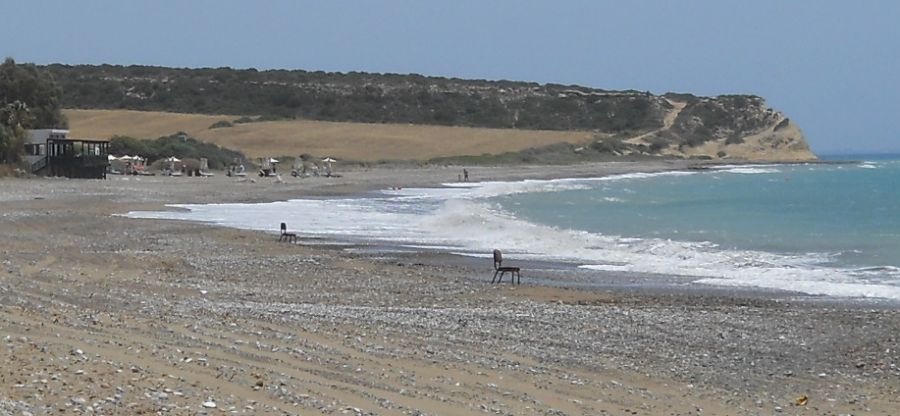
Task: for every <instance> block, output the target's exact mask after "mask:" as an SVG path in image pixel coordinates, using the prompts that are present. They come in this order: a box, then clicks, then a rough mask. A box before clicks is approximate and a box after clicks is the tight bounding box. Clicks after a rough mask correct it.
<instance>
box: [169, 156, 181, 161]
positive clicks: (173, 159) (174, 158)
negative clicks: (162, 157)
mask: <svg viewBox="0 0 900 416" xmlns="http://www.w3.org/2000/svg"><path fill="white" fill-rule="evenodd" d="M166 162H181V159H179V158H177V157H175V156H172V157H168V158H166Z"/></svg>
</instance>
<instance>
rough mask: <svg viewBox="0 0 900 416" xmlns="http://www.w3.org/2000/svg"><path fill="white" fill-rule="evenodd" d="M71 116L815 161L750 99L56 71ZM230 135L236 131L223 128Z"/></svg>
mask: <svg viewBox="0 0 900 416" xmlns="http://www.w3.org/2000/svg"><path fill="white" fill-rule="evenodd" d="M46 68H47V69H48V70H49V71H50V72H51V73H52V74H53V76H54V77H55V79H56V80H57V82H58V83H59V84H60V85H61V86H62V90H63V95H62V98H61V101H62V103H63V105H64V106H65V107H67V108H76V109H130V110H144V111H149V110H153V111H168V112H179V113H201V114H226V115H235V116H247V115H253V116H252V117H242V118H240V119H237V120H235V121H238V122H253V121H270V120H285V119H302V120H320V121H340V122H357V123H385V124H416V125H442V126H465V127H487V128H501V129H520V130H551V131H582V132H591V133H593V134H594V135H595V138H596V140H595V142H594V143H593V144H592V145H591V146H592V148H595V149H605V150H608V151H609V152H610V153H614V154H619V155H667V156H673V157H692V156H693V157H704V158H705V157H709V158H742V159H751V160H757V159H767V160H772V159H775V160H808V159H814V158H815V156H814V155H813V154H812V153H811V152H810V150H809V146H808V145H807V144H806V141H805V139H804V137H803V134H802V133H801V132H800V130H799V128H797V126H796V125H794V124H793V123H792V122H791V121H790V120H788V119H787V117H786V116H785V115H784V114H781V113H780V112H777V111H775V110H772V109H770V108H768V107H766V105H765V102H764V100H763V99H762V98H760V97H756V96H747V95H732V96H720V97H696V96H693V95H690V94H665V95H662V96H659V95H653V94H650V93H647V92H640V91H633V90H629V91H609V90H602V89H595V88H586V87H581V86H572V85H557V84H536V83H528V82H514V81H486V80H462V79H456V78H441V77H425V76H421V75H415V74H412V75H396V74H368V73H357V72H351V73H347V74H342V73H325V72H308V71H300V70H295V71H284V70H272V71H257V70H253V69H248V70H235V69H230V68H215V69H213V68H204V69H178V68H164V67H148V66H128V67H124V66H113V65H100V66H92V65H79V66H68V65H49V66H47V67H46ZM223 126H224V127H226V128H227V124H223Z"/></svg>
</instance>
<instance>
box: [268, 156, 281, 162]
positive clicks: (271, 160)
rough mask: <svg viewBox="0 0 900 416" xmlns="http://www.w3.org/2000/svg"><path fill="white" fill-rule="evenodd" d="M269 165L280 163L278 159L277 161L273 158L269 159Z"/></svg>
mask: <svg viewBox="0 0 900 416" xmlns="http://www.w3.org/2000/svg"><path fill="white" fill-rule="evenodd" d="M269 163H279V162H278V159H275V158H273V157H270V158H269Z"/></svg>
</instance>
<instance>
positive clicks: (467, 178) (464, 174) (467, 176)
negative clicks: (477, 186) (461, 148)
mask: <svg viewBox="0 0 900 416" xmlns="http://www.w3.org/2000/svg"><path fill="white" fill-rule="evenodd" d="M468 181H469V171H468V170H466V169H463V182H468Z"/></svg>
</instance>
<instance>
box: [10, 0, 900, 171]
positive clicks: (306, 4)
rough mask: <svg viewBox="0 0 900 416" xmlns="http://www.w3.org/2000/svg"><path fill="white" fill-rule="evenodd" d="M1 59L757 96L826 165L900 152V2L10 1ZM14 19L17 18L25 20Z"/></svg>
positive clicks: (618, 0)
mask: <svg viewBox="0 0 900 416" xmlns="http://www.w3.org/2000/svg"><path fill="white" fill-rule="evenodd" d="M0 6H2V7H0V9H2V10H3V14H4V15H5V16H6V17H5V18H4V19H2V20H3V23H2V24H0V39H3V41H2V42H0V55H3V56H10V57H13V58H15V59H16V61H17V62H34V63H38V64H47V63H66V64H101V63H110V64H122V65H131V64H140V65H161V66H174V67H192V68H194V67H225V66H228V67H233V68H257V69H305V70H323V71H338V72H349V71H362V72H380V73H385V72H389V73H418V74H423V75H434V76H446V77H458V78H476V79H495V80H498V79H507V80H516V81H533V82H540V83H559V84H578V85H584V86H588V87H596V88H605V89H635V90H641V91H651V92H653V93H665V92H669V91H673V92H690V93H693V94H697V95H708V96H714V95H720V94H755V95H760V96H762V97H765V98H766V101H767V103H768V104H769V105H770V106H771V107H773V108H776V109H778V110H781V111H783V112H785V113H786V114H787V115H788V117H790V118H791V119H792V120H794V121H795V122H797V124H798V125H799V126H800V127H801V128H802V129H803V131H804V133H805V134H806V136H807V139H808V140H809V142H810V144H811V146H812V148H813V151H815V152H816V153H818V154H820V155H821V154H834V153H874V152H894V153H900V133H898V129H897V126H896V122H895V120H898V119H900V29H898V28H900V23H898V22H900V2H898V1H893V0H883V1H876V0H868V1H862V0H861V1H855V2H849V1H832V0H820V1H815V0H807V1H801V0H796V1H784V0H755V1H732V0H695V1H691V0H683V1H674V0H672V1H665V0H655V1H654V0H645V1H621V0H617V1H612V0H609V1H607V0H593V1H565V0H557V1H528V0H518V1H505V0H497V1H491V0H446V1H424V0H423V1H412V0H410V1H390V0H382V1H366V0H356V1H349V0H347V1H343V0H330V1H325V0H323V1H316V2H313V1H300V0H294V1H291V0H258V1H229V0H217V1H208V0H194V1H186V0H179V1H171V0H155V1H121V0H118V1H106V0H96V1H87V2H73V1H63V0H57V1H50V0H27V1H25V0H0ZM12 16H15V17H12Z"/></svg>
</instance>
